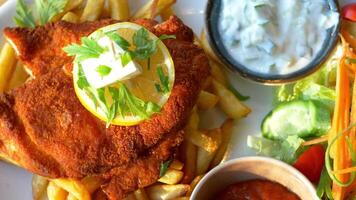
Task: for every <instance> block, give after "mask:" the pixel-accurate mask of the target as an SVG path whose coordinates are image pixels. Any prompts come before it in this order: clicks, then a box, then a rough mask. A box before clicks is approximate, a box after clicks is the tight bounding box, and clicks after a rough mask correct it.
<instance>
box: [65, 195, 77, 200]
mask: <svg viewBox="0 0 356 200" xmlns="http://www.w3.org/2000/svg"><path fill="white" fill-rule="evenodd" d="M67 200H78V199H77V197H75V196H74V195H73V194H68V196H67Z"/></svg>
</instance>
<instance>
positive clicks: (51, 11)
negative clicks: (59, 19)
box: [35, 0, 68, 25]
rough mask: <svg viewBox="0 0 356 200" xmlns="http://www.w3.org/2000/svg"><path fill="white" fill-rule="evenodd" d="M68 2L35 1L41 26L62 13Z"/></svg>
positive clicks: (62, 0)
mask: <svg viewBox="0 0 356 200" xmlns="http://www.w3.org/2000/svg"><path fill="white" fill-rule="evenodd" d="M67 1H68V0H35V5H36V12H37V13H38V16H39V22H40V25H45V24H46V23H47V22H49V21H50V20H51V19H52V18H53V17H54V16H56V15H57V14H59V13H61V12H62V11H63V10H64V7H65V6H66V5H67Z"/></svg>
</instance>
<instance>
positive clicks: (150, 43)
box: [132, 28, 157, 60]
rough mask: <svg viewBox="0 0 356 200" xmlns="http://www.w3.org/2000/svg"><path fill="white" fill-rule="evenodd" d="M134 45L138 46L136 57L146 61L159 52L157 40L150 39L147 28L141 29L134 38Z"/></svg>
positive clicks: (135, 52)
mask: <svg viewBox="0 0 356 200" xmlns="http://www.w3.org/2000/svg"><path fill="white" fill-rule="evenodd" d="M132 39H133V44H134V45H135V46H136V49H135V51H134V55H135V57H137V58H138V59H141V60H144V59H148V58H149V57H151V56H152V55H153V54H154V53H156V51H157V40H151V39H150V38H149V34H148V31H147V30H146V29H145V28H141V29H139V30H138V31H137V32H136V33H135V34H134V35H133V37H132Z"/></svg>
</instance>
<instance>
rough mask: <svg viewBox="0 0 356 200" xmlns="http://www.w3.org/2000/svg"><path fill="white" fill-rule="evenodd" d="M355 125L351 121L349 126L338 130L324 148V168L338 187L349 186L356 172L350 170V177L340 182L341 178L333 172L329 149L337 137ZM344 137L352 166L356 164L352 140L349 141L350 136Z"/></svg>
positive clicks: (355, 124)
mask: <svg viewBox="0 0 356 200" xmlns="http://www.w3.org/2000/svg"><path fill="white" fill-rule="evenodd" d="M355 126H356V123H353V124H351V125H350V126H349V127H347V128H346V129H345V130H342V131H340V132H339V133H338V134H337V136H336V137H335V138H333V139H332V140H331V142H330V144H329V145H328V147H327V148H326V153H325V167H326V170H327V172H328V174H329V177H330V178H331V179H332V180H333V181H334V183H335V184H337V185H339V186H340V187H348V186H350V185H351V184H352V183H353V182H354V180H355V176H356V172H351V173H350V178H349V180H348V181H346V182H342V181H341V180H339V179H338V178H337V177H336V176H335V174H334V173H333V167H332V161H331V158H330V157H331V156H330V151H331V147H332V146H333V145H334V144H335V142H336V141H337V140H338V139H340V138H341V137H342V136H343V135H344V133H345V132H348V131H350V130H351V129H352V128H354V127H355ZM345 139H346V142H347V147H348V150H349V153H350V155H351V161H352V162H351V163H352V166H356V155H355V151H354V150H353V145H352V142H351V140H350V138H349V137H348V136H347V137H346V138H345Z"/></svg>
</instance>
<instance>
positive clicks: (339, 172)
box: [333, 167, 356, 174]
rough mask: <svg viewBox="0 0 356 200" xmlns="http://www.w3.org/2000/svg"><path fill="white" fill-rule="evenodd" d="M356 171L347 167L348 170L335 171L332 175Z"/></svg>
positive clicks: (355, 168)
mask: <svg viewBox="0 0 356 200" xmlns="http://www.w3.org/2000/svg"><path fill="white" fill-rule="evenodd" d="M355 171H356V167H349V168H345V169H340V170H337V171H334V172H333V173H334V174H350V173H352V172H355Z"/></svg>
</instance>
